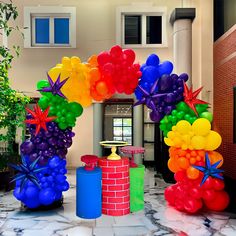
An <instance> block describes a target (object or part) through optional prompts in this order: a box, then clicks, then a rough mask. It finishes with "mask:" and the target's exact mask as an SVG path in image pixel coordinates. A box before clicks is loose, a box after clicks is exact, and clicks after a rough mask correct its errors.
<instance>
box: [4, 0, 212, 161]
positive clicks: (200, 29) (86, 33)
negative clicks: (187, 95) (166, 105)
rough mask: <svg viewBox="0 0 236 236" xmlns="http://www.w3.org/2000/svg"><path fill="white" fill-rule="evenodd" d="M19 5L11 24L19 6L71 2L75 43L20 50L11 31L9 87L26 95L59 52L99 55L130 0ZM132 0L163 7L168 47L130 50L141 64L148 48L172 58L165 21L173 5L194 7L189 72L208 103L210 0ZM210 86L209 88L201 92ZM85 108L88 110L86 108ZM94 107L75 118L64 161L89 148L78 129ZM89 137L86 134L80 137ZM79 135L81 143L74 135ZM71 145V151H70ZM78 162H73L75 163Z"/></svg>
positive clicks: (87, 123) (88, 124)
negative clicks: (16, 52) (15, 54)
mask: <svg viewBox="0 0 236 236" xmlns="http://www.w3.org/2000/svg"><path fill="white" fill-rule="evenodd" d="M14 2H15V4H16V5H17V7H18V10H19V17H18V19H17V21H16V24H17V25H19V26H20V27H23V23H24V22H23V8H24V6H37V5H62V6H76V10H77V13H76V14H77V15H76V23H77V33H76V36H77V39H76V40H77V48H75V49H69V48H68V49H66V48H63V49H57V48H52V49H48V48H47V49H43V48H42V49H39V48H35V49H28V48H27V49H24V48H23V40H22V39H21V37H20V35H19V34H18V35H16V34H15V35H13V37H12V38H11V39H10V40H9V42H8V43H9V45H10V46H11V45H13V44H19V45H20V46H22V50H21V56H20V58H19V59H17V60H15V62H14V63H13V68H12V70H11V73H10V76H11V83H12V86H13V87H14V88H16V89H18V90H20V91H25V92H27V93H28V94H29V95H30V96H39V94H38V93H37V92H35V90H36V83H37V81H39V80H41V79H45V78H46V77H45V75H46V71H48V70H49V69H50V68H51V67H53V66H54V65H56V64H57V63H59V62H60V60H61V58H62V57H63V56H74V55H76V56H79V57H80V58H81V60H82V61H86V60H87V59H88V58H89V57H90V56H91V55H92V54H98V53H99V52H101V51H103V50H108V49H109V48H110V47H111V46H113V45H115V44H116V35H115V33H116V29H115V25H116V8H117V7H118V6H124V5H130V4H131V3H132V2H133V1H132V0H112V1H110V0H99V1H98V0H86V1H84V0H67V1H64V0H57V1H55V0H34V1H32V0H20V1H14ZM134 2H137V3H139V2H147V3H153V4H154V6H160V7H162V6H165V7H166V8H167V26H166V27H167V42H168V47H167V48H149V49H134V50H135V52H136V55H137V62H139V63H143V62H144V61H145V59H146V58H147V56H148V55H149V54H151V53H156V54H158V55H159V57H160V58H161V60H163V61H164V60H170V61H172V60H173V53H172V52H173V47H172V26H171V25H170V23H169V17H170V14H171V12H172V11H173V9H174V8H176V7H195V8H196V18H195V20H194V22H193V42H192V45H193V50H192V52H193V54H192V61H193V72H192V81H193V86H194V89H196V88H198V87H199V86H201V85H203V86H204V90H203V93H202V97H203V98H204V99H206V100H207V101H209V102H210V103H212V91H213V86H212V64H213V63H212V61H213V59H212V48H213V40H212V35H213V34H212V31H213V27H212V25H213V3H212V0H204V1H200V0H184V1H182V0H152V1H149V0H146V1H145V0H135V1H134ZM206 91H210V92H206ZM87 109H89V110H87ZM88 115H89V116H90V117H93V108H92V107H90V108H86V109H85V111H84V114H83V118H81V119H79V121H78V123H77V124H78V125H77V126H76V128H75V132H76V136H77V135H78V136H80V138H78V137H76V138H75V139H74V143H73V146H72V148H71V149H72V150H74V151H73V153H74V152H75V153H76V155H73V154H72V153H71V152H70V154H69V156H68V160H69V163H71V164H73V165H75V164H76V163H79V162H78V159H79V158H80V156H81V155H84V154H89V153H93V143H92V142H93V139H92V136H90V137H89V138H86V144H85V143H84V141H85V140H83V142H82V136H81V135H82V134H85V133H87V132H88V133H89V134H91V135H92V133H93V119H92V118H88V119H86V120H85V118H84V117H85V116H88ZM84 137H88V136H84ZM79 139H81V142H77V141H76V140H79ZM75 150H76V151H75ZM76 165H77V164H76Z"/></svg>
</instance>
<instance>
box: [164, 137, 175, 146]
mask: <svg viewBox="0 0 236 236" xmlns="http://www.w3.org/2000/svg"><path fill="white" fill-rule="evenodd" d="M164 142H165V144H166V145H167V146H174V142H173V141H172V140H171V139H169V138H166V137H165V138H164Z"/></svg>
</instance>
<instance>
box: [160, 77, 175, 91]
mask: <svg viewBox="0 0 236 236" xmlns="http://www.w3.org/2000/svg"><path fill="white" fill-rule="evenodd" d="M172 85H173V80H172V78H171V77H170V76H169V75H163V76H162V77H161V78H160V79H159V81H158V88H159V91H160V92H168V91H171V89H172Z"/></svg>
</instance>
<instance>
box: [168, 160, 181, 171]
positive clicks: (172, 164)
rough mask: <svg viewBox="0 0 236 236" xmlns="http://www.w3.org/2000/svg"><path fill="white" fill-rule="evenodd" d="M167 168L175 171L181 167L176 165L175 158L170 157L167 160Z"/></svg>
mask: <svg viewBox="0 0 236 236" xmlns="http://www.w3.org/2000/svg"><path fill="white" fill-rule="evenodd" d="M167 165H168V168H169V169H170V171H172V172H174V173H176V172H177V171H180V170H181V169H180V168H179V167H178V165H177V163H176V162H175V160H174V159H173V158H170V159H169V160H168V163H167Z"/></svg>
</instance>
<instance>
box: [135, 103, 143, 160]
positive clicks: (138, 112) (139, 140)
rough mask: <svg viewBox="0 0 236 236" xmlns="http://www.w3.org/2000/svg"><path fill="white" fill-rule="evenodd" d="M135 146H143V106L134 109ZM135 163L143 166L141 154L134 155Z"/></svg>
mask: <svg viewBox="0 0 236 236" xmlns="http://www.w3.org/2000/svg"><path fill="white" fill-rule="evenodd" d="M133 145H134V146H138V147H142V146H143V106H135V107H134V108H133ZM134 159H135V163H136V164H142V163H143V160H142V158H141V154H135V155H134Z"/></svg>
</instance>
